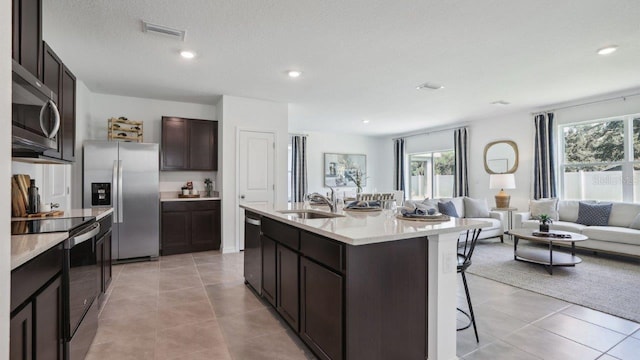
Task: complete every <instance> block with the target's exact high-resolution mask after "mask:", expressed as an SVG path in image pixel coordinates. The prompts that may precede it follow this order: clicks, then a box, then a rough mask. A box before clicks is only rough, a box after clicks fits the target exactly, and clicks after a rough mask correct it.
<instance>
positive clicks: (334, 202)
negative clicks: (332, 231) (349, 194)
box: [307, 187, 338, 213]
mask: <svg viewBox="0 0 640 360" xmlns="http://www.w3.org/2000/svg"><path fill="white" fill-rule="evenodd" d="M329 189H331V197H330V198H329V197H326V196H324V195H320V194H319V193H317V192H314V193H312V194H309V195H307V199H309V200H311V201H316V202H320V203H324V204H327V205H329V210H331V212H332V213H335V212H337V211H338V197H337V196H336V193H335V190H333V188H332V187H329Z"/></svg>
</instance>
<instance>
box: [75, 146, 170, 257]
mask: <svg viewBox="0 0 640 360" xmlns="http://www.w3.org/2000/svg"><path fill="white" fill-rule="evenodd" d="M158 156H159V155H158V144H143V143H130V142H116V141H87V142H85V144H84V159H83V161H84V180H83V181H84V191H83V199H84V207H87V208H88V207H101V206H111V207H113V210H114V213H113V215H114V216H113V227H112V237H111V239H112V242H111V244H112V254H113V259H114V260H115V261H117V260H131V259H148V258H157V257H158V255H159V252H160V235H159V231H160V230H159V221H160V220H159V206H160V204H159V200H160V199H159V197H160V195H159V192H158V191H159V190H158V184H159V172H158V159H159V158H158Z"/></svg>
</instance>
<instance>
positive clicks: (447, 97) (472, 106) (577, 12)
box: [43, 0, 640, 135]
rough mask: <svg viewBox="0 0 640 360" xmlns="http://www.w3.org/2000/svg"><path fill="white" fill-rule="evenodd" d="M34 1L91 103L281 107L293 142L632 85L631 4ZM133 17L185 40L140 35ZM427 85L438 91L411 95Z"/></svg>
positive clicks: (635, 11)
mask: <svg viewBox="0 0 640 360" xmlns="http://www.w3.org/2000/svg"><path fill="white" fill-rule="evenodd" d="M43 3H44V16H43V19H44V38H45V40H46V41H48V42H49V43H50V44H51V45H52V47H53V48H54V50H55V51H56V52H57V53H58V54H59V55H60V56H61V58H62V59H63V60H64V62H65V63H67V64H68V65H69V67H70V68H71V69H72V71H73V72H74V73H75V74H76V76H78V78H80V79H81V80H83V81H84V82H85V84H86V85H87V86H88V87H89V89H91V90H92V91H94V92H99V93H108V94H118V95H125V96H137V97H150V98H158V99H168V100H176V101H187V102H196V103H207V104H213V103H215V101H216V98H217V97H218V96H219V95H221V94H226V95H234V96H243V97H252V98H259V99H267V100H273V101H279V102H286V103H289V104H290V122H291V127H292V128H294V129H296V130H324V131H344V132H348V133H361V134H370V135H380V134H395V133H401V132H407V131H412V130H415V129H421V128H426V127H433V126H442V125H446V124H449V123H459V122H468V121H473V120H474V119H479V118H485V117H488V116H494V115H500V114H505V113H509V112H515V111H518V110H522V109H532V108H536V107H541V106H546V105H550V104H556V103H561V102H564V101H569V100H573V99H578V98H582V97H589V96H593V95H598V94H605V93H610V92H616V91H621V90H625V89H631V88H636V87H638V86H640V81H639V79H640V61H639V60H640V25H639V24H638V19H639V18H640V1H637V0H581V1H557V0H536V1H531V0H511V1H509V0H501V1H498V0H483V1H477V0H449V1H442V0H387V1H381V0H348V1H347V0H325V1H318V0H279V1H278V0H228V1H214V0H189V1H175V0H135V1H124V0H93V1H82V0H43ZM143 19H144V20H147V21H149V22H152V23H157V24H162V25H166V26H170V27H174V28H179V29H186V30H187V37H186V40H185V42H181V41H177V40H173V39H169V38H167V37H164V36H160V35H152V34H145V33H143V32H142V31H141V28H142V26H141V20H143ZM609 44H617V45H619V46H620V48H619V50H618V52H616V53H614V54H613V55H610V56H606V57H603V56H598V55H596V54H595V51H596V50H597V49H598V48H600V47H603V46H605V45H609ZM183 48H189V49H193V50H194V51H195V52H197V54H198V56H197V58H196V59H194V60H192V61H190V62H189V61H186V60H184V59H182V58H180V57H179V56H178V52H179V50H180V49H183ZM294 68H295V69H300V70H302V71H303V72H304V73H303V75H302V76H301V77H300V78H298V79H295V80H293V79H289V78H288V77H287V76H286V74H285V72H286V70H288V69H294ZM427 81H428V82H433V83H437V84H442V85H444V86H445V88H444V89H441V90H437V91H431V90H425V91H418V90H416V89H415V87H416V85H419V84H421V83H423V82H427ZM496 100H506V101H508V102H510V103H511V105H508V106H496V105H490V103H491V102H493V101H496ZM363 119H368V120H370V123H369V124H366V125H365V124H363V123H362V120H363Z"/></svg>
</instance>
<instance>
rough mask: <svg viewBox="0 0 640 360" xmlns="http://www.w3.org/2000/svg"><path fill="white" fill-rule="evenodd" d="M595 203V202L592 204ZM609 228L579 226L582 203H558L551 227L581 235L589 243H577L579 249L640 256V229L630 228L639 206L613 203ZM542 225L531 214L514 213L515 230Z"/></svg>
mask: <svg viewBox="0 0 640 360" xmlns="http://www.w3.org/2000/svg"><path fill="white" fill-rule="evenodd" d="M589 202H591V203H595V201H589ZM612 204H613V206H612V207H611V215H610V216H609V225H608V226H586V225H582V224H578V223H576V220H577V219H578V210H579V201H577V200H559V201H558V207H557V210H558V217H559V218H558V219H557V220H554V222H553V223H552V224H551V226H550V229H551V230H564V231H571V232H575V233H580V234H583V235H586V236H588V237H589V240H586V241H580V242H576V247H578V248H584V249H589V250H595V251H601V252H608V253H615V254H622V255H632V256H640V230H637V229H634V228H631V227H630V226H631V224H632V223H633V222H634V219H635V218H636V216H638V214H639V213H640V204H635V203H624V202H613V203H612ZM538 226H539V222H538V220H536V219H531V213H530V212H520V213H514V219H513V228H514V229H518V228H531V229H535V228H538Z"/></svg>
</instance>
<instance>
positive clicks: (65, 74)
mask: <svg viewBox="0 0 640 360" xmlns="http://www.w3.org/2000/svg"><path fill="white" fill-rule="evenodd" d="M58 93H59V94H60V95H59V96H58V103H59V104H60V109H59V110H60V131H59V133H58V134H59V135H58V138H60V139H61V141H62V148H61V152H62V159H63V160H67V161H75V159H76V77H75V75H73V73H72V72H71V71H70V70H69V69H68V68H67V67H66V66H64V65H63V67H62V80H61V84H60V91H59V92H58Z"/></svg>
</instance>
